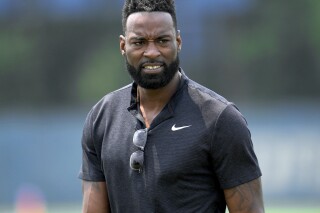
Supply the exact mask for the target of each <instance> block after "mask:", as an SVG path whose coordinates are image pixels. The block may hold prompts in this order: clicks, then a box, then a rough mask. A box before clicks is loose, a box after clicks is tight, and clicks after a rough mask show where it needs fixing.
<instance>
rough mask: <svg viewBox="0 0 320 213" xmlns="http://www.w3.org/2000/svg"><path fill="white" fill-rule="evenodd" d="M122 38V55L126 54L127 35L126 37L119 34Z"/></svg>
mask: <svg viewBox="0 0 320 213" xmlns="http://www.w3.org/2000/svg"><path fill="white" fill-rule="evenodd" d="M119 39H120V52H121V55H124V54H126V37H124V36H123V35H120V36H119Z"/></svg>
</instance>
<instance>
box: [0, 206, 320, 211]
mask: <svg viewBox="0 0 320 213" xmlns="http://www.w3.org/2000/svg"><path fill="white" fill-rule="evenodd" d="M265 210H266V211H265V212H266V213H320V207H302V206H301V207H300V206H296V207H284V206H281V207H277V206H269V207H268V206H267V207H266V209H265ZM80 212H81V205H69V204H68V205H55V206H48V207H47V211H46V213H80ZM227 212H228V211H227ZM0 213H17V212H16V211H15V210H14V208H13V207H8V206H7V207H4V206H2V207H1V206H0Z"/></svg>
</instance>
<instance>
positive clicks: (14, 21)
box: [0, 0, 320, 206]
mask: <svg viewBox="0 0 320 213" xmlns="http://www.w3.org/2000/svg"><path fill="white" fill-rule="evenodd" d="M122 4H123V1H122V0H121V1H120V0H114V1H111V0H93V1H92V0H1V1H0V169H1V173H0V206H1V205H15V202H16V201H17V199H18V197H19V193H21V191H23V189H25V188H33V189H34V190H35V191H38V192H39V193H40V194H41V196H42V197H43V199H44V200H46V202H47V203H49V204H59V203H62V204H65V203H80V202H81V181H80V180H78V179H77V173H78V170H79V168H80V163H81V147H80V138H81V132H82V125H83V122H84V119H85V117H86V113H87V112H88V111H89V109H90V107H91V106H92V105H93V104H94V103H95V102H96V101H97V100H99V99H100V98H101V97H102V96H103V95H104V94H106V93H107V92H110V91H112V90H114V89H117V88H119V87H121V86H123V85H125V84H127V83H130V81H131V80H130V78H129V76H128V74H127V72H126V70H125V66H124V62H123V59H122V57H121V55H120V52H119V43H118V41H119V35H120V34H121V33H122V32H121V7H122ZM176 5H177V16H178V26H179V29H180V30H181V34H182V38H183V48H182V52H181V56H180V57H181V66H182V67H183V69H184V70H185V72H186V73H187V75H188V76H189V77H191V78H192V79H194V80H196V81H198V82H199V83H202V84H204V85H206V86H207V87H209V88H211V89H213V90H215V91H216V92H218V93H220V94H222V95H223V96H225V97H226V98H227V99H229V100H232V101H233V102H235V103H236V104H237V105H238V106H239V108H240V110H241V111H242V112H243V114H244V115H245V116H246V117H247V120H248V123H249V127H250V129H251V132H252V137H253V140H254V145H255V149H256V152H257V155H258V158H259V162H260V164H261V168H262V170H263V181H264V182H263V184H264V192H265V198H266V200H267V203H268V202H274V201H278V202H279V201H288V202H290V201H294V202H295V201H297V200H299V201H300V202H302V203H313V204H315V205H316V204H317V205H319V203H320V155H319V154H318V152H319V150H320V113H319V109H320V108H319V107H320V60H319V56H320V27H319V23H320V13H319V11H320V1H315V0H305V1H300V0H280V1H254V0H197V1H191V0H176Z"/></svg>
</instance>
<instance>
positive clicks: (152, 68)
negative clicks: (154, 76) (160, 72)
mask: <svg viewBox="0 0 320 213" xmlns="http://www.w3.org/2000/svg"><path fill="white" fill-rule="evenodd" d="M160 67H161V66H160V65H157V66H151V65H147V66H143V68H144V69H148V70H155V69H159V68H160Z"/></svg>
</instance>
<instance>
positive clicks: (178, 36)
mask: <svg viewBox="0 0 320 213" xmlns="http://www.w3.org/2000/svg"><path fill="white" fill-rule="evenodd" d="M176 39H177V46H178V52H180V50H181V47H182V39H181V34H180V30H177V38H176Z"/></svg>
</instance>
